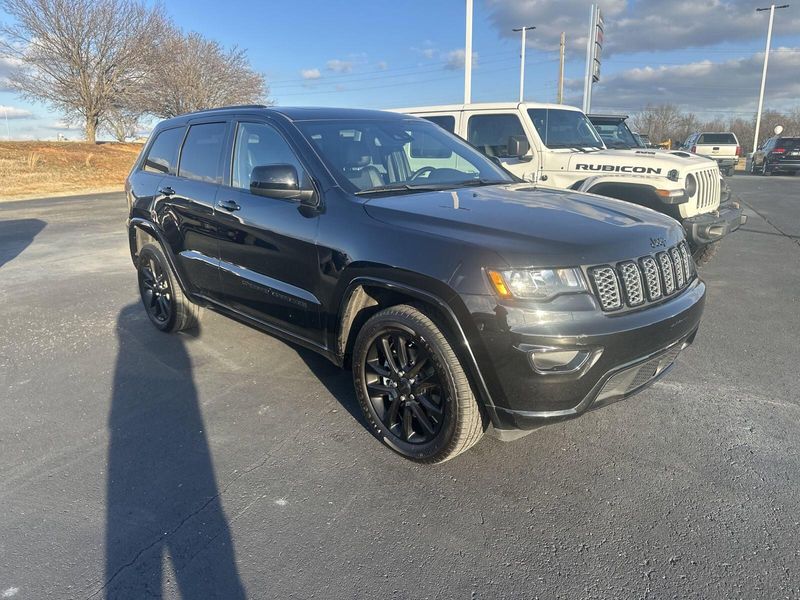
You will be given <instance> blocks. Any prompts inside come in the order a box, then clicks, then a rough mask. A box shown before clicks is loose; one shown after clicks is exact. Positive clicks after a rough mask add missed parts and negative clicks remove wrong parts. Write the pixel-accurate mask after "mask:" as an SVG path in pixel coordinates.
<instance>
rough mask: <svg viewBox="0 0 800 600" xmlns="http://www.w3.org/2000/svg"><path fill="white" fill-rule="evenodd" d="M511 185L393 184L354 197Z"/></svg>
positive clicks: (492, 182) (498, 182) (480, 182)
mask: <svg viewBox="0 0 800 600" xmlns="http://www.w3.org/2000/svg"><path fill="white" fill-rule="evenodd" d="M505 183H513V182H512V181H501V180H493V179H467V180H465V181H448V182H442V183H438V184H436V183H393V184H390V185H379V186H377V187H372V188H367V189H365V190H360V191H358V192H356V196H369V195H371V194H391V193H395V192H440V191H442V190H449V189H453V188H460V187H468V186H477V185H501V184H505Z"/></svg>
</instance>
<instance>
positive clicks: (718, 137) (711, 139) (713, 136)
mask: <svg viewBox="0 0 800 600" xmlns="http://www.w3.org/2000/svg"><path fill="white" fill-rule="evenodd" d="M697 143H698V144H736V143H737V142H736V136H735V135H733V134H732V133H704V134H703V135H701V136H700V139H699V140H698V142H697Z"/></svg>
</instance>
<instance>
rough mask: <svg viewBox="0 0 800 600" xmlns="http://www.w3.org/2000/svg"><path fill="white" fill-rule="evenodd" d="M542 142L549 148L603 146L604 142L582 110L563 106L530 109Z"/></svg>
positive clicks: (529, 111)
mask: <svg viewBox="0 0 800 600" xmlns="http://www.w3.org/2000/svg"><path fill="white" fill-rule="evenodd" d="M528 115H530V118H531V120H532V121H533V125H534V127H536V131H537V132H538V133H539V137H540V138H542V143H543V144H544V145H545V146H547V147H548V148H602V147H603V142H602V140H601V139H600V136H598V135H597V132H596V131H595V129H594V127H592V123H591V122H590V121H589V119H588V118H587V117H586V115H585V114H583V113H582V112H578V111H577V110H564V109H561V108H531V109H529V110H528Z"/></svg>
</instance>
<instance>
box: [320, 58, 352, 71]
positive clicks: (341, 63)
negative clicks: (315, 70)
mask: <svg viewBox="0 0 800 600" xmlns="http://www.w3.org/2000/svg"><path fill="white" fill-rule="evenodd" d="M325 66H326V67H327V68H328V70H329V71H333V72H334V73H349V72H350V71H352V70H353V63H352V61H349V60H339V59H338V58H334V59H332V60H329V61H328V62H327V64H326V65H325Z"/></svg>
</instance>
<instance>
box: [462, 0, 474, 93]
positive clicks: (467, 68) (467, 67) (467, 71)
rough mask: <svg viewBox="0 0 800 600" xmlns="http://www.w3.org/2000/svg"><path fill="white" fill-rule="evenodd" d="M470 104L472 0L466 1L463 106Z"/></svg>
mask: <svg viewBox="0 0 800 600" xmlns="http://www.w3.org/2000/svg"><path fill="white" fill-rule="evenodd" d="M471 102H472V0H467V39H466V42H465V44H464V104H470V103H471Z"/></svg>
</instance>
